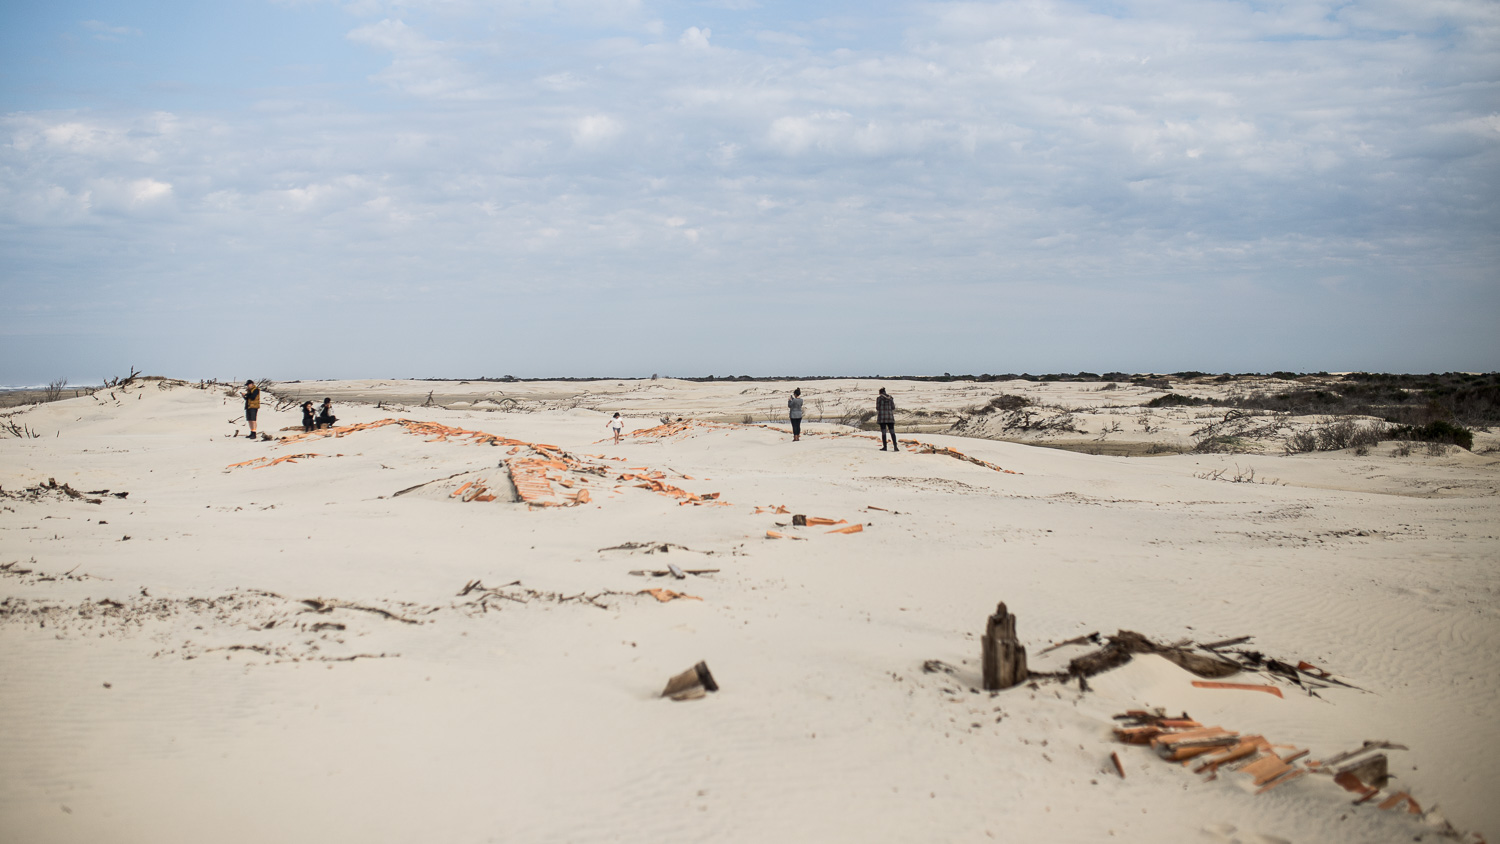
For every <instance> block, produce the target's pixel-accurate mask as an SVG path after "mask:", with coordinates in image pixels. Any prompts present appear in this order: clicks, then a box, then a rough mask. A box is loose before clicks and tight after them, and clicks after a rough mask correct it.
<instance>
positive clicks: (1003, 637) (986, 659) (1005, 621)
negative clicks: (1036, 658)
mask: <svg viewBox="0 0 1500 844" xmlns="http://www.w3.org/2000/svg"><path fill="white" fill-rule="evenodd" d="M981 657H982V662H983V665H984V689H985V691H990V692H993V691H999V690H1000V689H1008V688H1010V687H1012V686H1018V685H1020V684H1021V683H1024V682H1026V676H1027V675H1026V648H1025V647H1023V646H1022V645H1021V642H1020V640H1019V639H1017V638H1016V617H1015V616H1013V615H1011V614H1010V613H1009V612H1008V611H1007V610H1006V609H1005V604H1004V603H1001V604H1000V605H999V606H998V607H996V608H995V613H994V615H991V616H990V617H989V621H988V622H987V623H986V624H985V628H984V641H983V644H982V649H981Z"/></svg>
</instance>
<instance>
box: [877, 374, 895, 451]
mask: <svg viewBox="0 0 1500 844" xmlns="http://www.w3.org/2000/svg"><path fill="white" fill-rule="evenodd" d="M875 421H876V422H879V423H880V450H881V451H885V432H886V431H890V432H891V451H900V450H901V449H900V448H899V447H897V445H896V400H895V399H893V398H891V397H890V396H888V395H886V394H885V388H884V387H881V388H880V395H878V396H876V397H875Z"/></svg>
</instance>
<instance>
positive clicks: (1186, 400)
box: [1144, 393, 1208, 407]
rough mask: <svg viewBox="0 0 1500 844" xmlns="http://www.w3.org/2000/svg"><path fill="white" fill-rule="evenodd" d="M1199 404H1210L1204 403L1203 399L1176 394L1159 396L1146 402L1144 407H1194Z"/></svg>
mask: <svg viewBox="0 0 1500 844" xmlns="http://www.w3.org/2000/svg"><path fill="white" fill-rule="evenodd" d="M1199 404H1208V402H1206V401H1204V400H1203V399H1195V398H1192V397H1191V396H1179V395H1178V394H1176V393H1167V394H1166V395H1164V396H1157V397H1156V398H1154V399H1152V400H1151V401H1148V402H1146V404H1145V405H1144V406H1145V407H1192V406H1194V405H1199Z"/></svg>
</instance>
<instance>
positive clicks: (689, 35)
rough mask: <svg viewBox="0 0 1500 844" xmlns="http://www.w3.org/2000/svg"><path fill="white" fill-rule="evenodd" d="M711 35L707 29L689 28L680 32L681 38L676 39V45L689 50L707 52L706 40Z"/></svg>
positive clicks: (711, 31)
mask: <svg viewBox="0 0 1500 844" xmlns="http://www.w3.org/2000/svg"><path fill="white" fill-rule="evenodd" d="M712 35H713V30H711V29H708V28H707V27H704V28H703V29H699V28H698V27H696V26H690V27H688V28H687V29H685V30H683V31H682V36H681V37H680V38H678V39H677V43H679V44H681V45H682V46H684V47H686V48H688V49H689V50H707V49H708V48H709V43H708V39H709V37H710V36H712Z"/></svg>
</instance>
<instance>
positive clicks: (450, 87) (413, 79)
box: [348, 18, 488, 99]
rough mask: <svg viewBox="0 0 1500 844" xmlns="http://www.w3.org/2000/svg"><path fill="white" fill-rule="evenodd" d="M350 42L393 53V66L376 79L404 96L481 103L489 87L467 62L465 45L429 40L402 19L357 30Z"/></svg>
mask: <svg viewBox="0 0 1500 844" xmlns="http://www.w3.org/2000/svg"><path fill="white" fill-rule="evenodd" d="M348 38H349V40H350V41H354V42H355V43H359V44H365V45H368V46H371V47H374V48H376V49H379V50H383V51H385V52H388V53H391V54H392V56H393V60H392V62H391V65H390V66H389V67H387V68H386V69H385V70H383V71H381V72H380V73H378V74H376V75H375V76H374V79H376V80H377V81H380V82H383V83H385V84H386V85H389V86H390V87H392V88H394V89H396V90H398V91H401V92H403V93H407V94H411V95H414V96H418V97H433V98H440V99H480V98H483V97H485V96H487V95H488V92H487V90H486V89H487V87H488V85H487V83H486V82H485V80H484V79H483V78H482V77H481V76H480V75H479V74H477V73H476V72H475V71H473V70H472V69H470V68H469V67H467V66H466V65H465V64H464V62H463V60H462V54H463V52H464V45H462V44H459V43H454V42H447V41H440V40H436V39H432V38H428V37H427V36H425V35H423V34H422V33H421V32H419V31H417V30H416V29H414V28H412V27H410V26H408V25H407V24H406V22H405V21H402V20H399V19H389V18H387V19H385V20H381V21H378V22H376V23H372V24H366V25H364V26H361V27H357V28H355V29H353V30H351V31H350V32H349V35H348Z"/></svg>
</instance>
